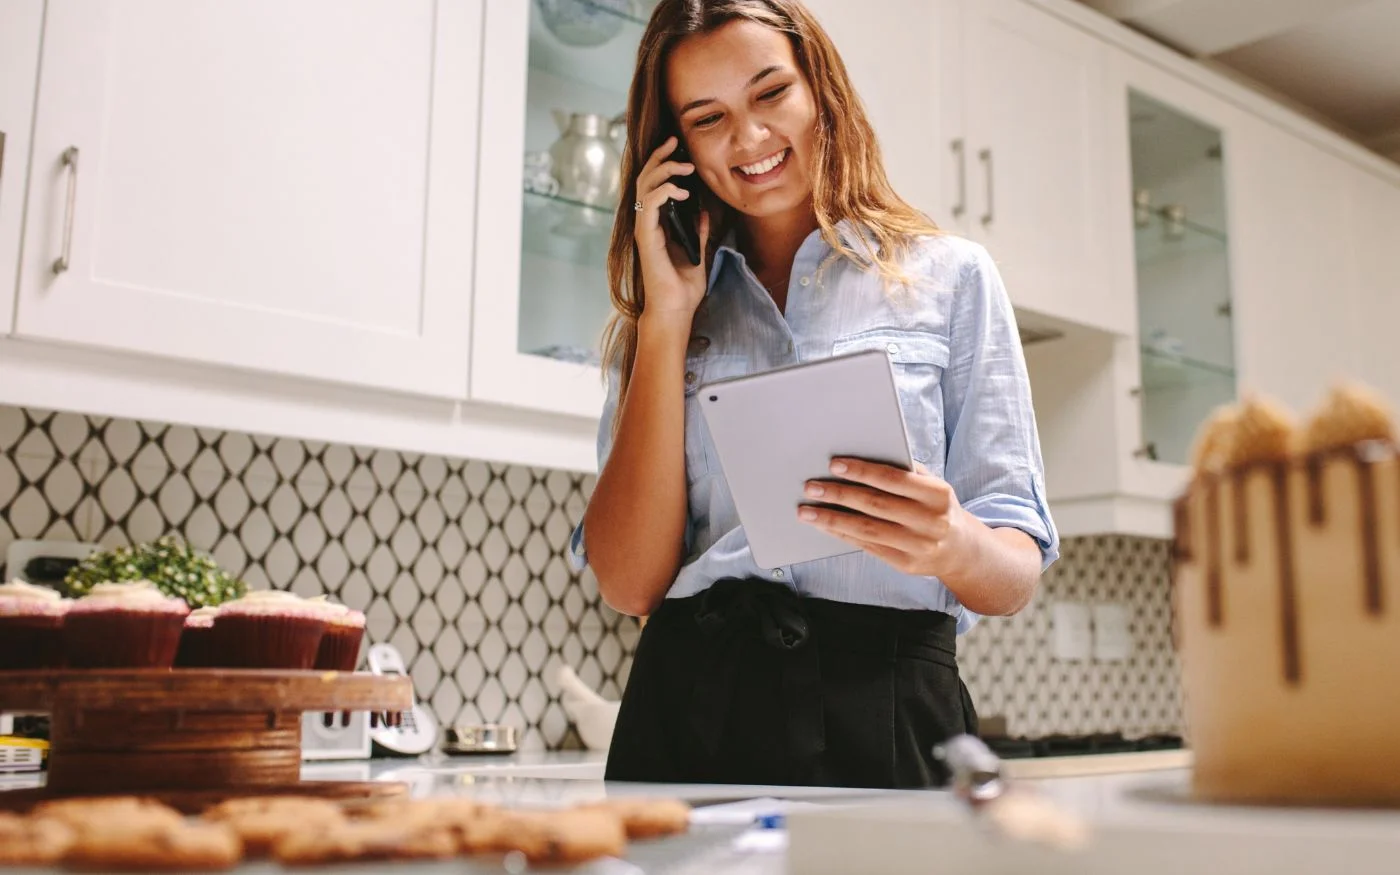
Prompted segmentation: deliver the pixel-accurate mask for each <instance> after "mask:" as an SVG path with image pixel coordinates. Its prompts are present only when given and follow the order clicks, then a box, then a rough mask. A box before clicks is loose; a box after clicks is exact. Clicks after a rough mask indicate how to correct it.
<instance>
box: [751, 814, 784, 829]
mask: <svg viewBox="0 0 1400 875" xmlns="http://www.w3.org/2000/svg"><path fill="white" fill-rule="evenodd" d="M753 825H754V826H755V827H757V828H758V829H785V828H786V827H787V818H786V817H784V816H783V815H781V814H761V815H759V816H758V817H755V818H754V820H753Z"/></svg>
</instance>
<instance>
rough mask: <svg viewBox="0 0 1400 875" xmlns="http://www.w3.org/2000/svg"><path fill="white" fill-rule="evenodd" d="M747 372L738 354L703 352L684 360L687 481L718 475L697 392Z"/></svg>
mask: <svg viewBox="0 0 1400 875" xmlns="http://www.w3.org/2000/svg"><path fill="white" fill-rule="evenodd" d="M744 373H747V362H746V360H745V358H744V357H743V356H741V355H732V354H728V353H711V352H704V353H700V354H698V355H688V356H686V359H685V474H686V481H687V482H689V483H694V482H695V481H697V480H699V479H701V478H703V477H707V476H709V475H711V474H718V473H720V465H719V457H718V456H717V455H716V454H715V446H714V442H713V441H711V440H710V432H709V429H707V428H706V427H705V417H704V414H702V413H701V412H700V398H699V395H698V394H697V392H698V391H699V389H700V387H701V386H703V385H705V384H706V383H710V382H713V381H715V380H719V379H722V378H724V377H736V376H739V375H740V374H744Z"/></svg>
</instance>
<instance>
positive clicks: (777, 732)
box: [607, 579, 977, 787]
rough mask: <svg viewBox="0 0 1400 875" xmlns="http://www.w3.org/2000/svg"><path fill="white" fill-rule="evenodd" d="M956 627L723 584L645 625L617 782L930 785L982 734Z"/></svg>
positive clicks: (622, 728)
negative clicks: (943, 751) (955, 748)
mask: <svg viewBox="0 0 1400 875" xmlns="http://www.w3.org/2000/svg"><path fill="white" fill-rule="evenodd" d="M955 634H956V622H955V620H954V618H953V617H952V616H950V615H948V614H945V613H941V612H938V611H902V610H895V609H892V608H879V607H871V606H868V605H853V604H847V603H843V602H833V601H826V600H823V599H814V598H805V597H802V596H799V595H797V594H796V593H794V592H793V591H792V590H791V589H790V588H788V587H785V586H781V585H778V584H774V583H771V582H769V581H766V580H761V579H746V580H739V579H728V580H721V581H718V582H716V583H715V584H714V585H713V586H712V587H711V588H710V589H708V590H706V591H705V592H704V593H701V594H700V595H697V596H692V597H690V598H685V599H667V600H666V602H665V603H664V604H663V605H662V607H661V608H659V609H658V610H657V611H656V613H655V614H653V615H652V616H651V618H650V619H649V620H648V621H647V625H646V628H645V629H644V630H643V632H642V638H641V642H640V643H639V644H638V647H637V653H636V658H635V660H634V662H633V665H632V674H631V677H630V678H629V679H628V682H627V689H626V691H625V692H624V694H623V697H622V707H621V711H620V712H619V714H618V718H617V728H616V730H615V731H614V733H613V739H612V745H611V747H610V749H609V753H608V766H607V778H608V780H614V781H664V782H679V783H724V784H784V785H823V786H838V787H929V786H938V785H941V784H943V783H945V782H946V780H947V774H946V772H945V770H944V769H943V767H942V765H941V764H940V763H939V762H938V761H937V760H936V759H935V758H934V757H933V747H934V746H935V745H936V744H938V743H939V742H941V741H943V740H945V739H947V738H949V737H951V736H954V735H958V734H961V733H964V732H968V733H976V731H977V714H976V712H975V711H974V709H973V706H972V699H971V697H970V696H969V695H968V693H967V687H966V686H964V685H963V683H962V680H961V678H959V677H958V665H957V661H956V659H955V652H956V651H955Z"/></svg>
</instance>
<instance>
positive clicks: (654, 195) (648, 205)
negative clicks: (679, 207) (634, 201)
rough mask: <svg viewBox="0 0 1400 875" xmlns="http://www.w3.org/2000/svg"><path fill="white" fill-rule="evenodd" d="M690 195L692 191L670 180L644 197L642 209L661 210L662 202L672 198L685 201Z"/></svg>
mask: <svg viewBox="0 0 1400 875" xmlns="http://www.w3.org/2000/svg"><path fill="white" fill-rule="evenodd" d="M689 197H690V192H688V191H686V190H685V189H683V188H681V187H680V186H679V185H676V184H675V183H674V182H668V183H666V184H664V185H661V186H658V187H657V188H655V189H653V190H652V192H651V193H650V194H648V195H647V196H646V197H644V198H642V209H643V210H659V209H661V205H662V204H664V203H666V201H668V200H671V199H672V198H674V199H676V200H678V201H683V200H685V199H687V198H689Z"/></svg>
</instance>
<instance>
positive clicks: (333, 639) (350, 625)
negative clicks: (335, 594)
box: [313, 599, 365, 671]
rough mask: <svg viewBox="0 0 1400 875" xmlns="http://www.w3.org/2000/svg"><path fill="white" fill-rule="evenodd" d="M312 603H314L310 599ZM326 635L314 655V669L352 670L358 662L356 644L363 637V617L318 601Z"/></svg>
mask: <svg viewBox="0 0 1400 875" xmlns="http://www.w3.org/2000/svg"><path fill="white" fill-rule="evenodd" d="M313 601H315V600H314V599H313ZM321 604H322V605H323V610H324V612H325V617H326V634H325V636H324V637H322V638H321V648H320V650H318V651H317V652H316V668H318V669H324V670H326V671H354V670H355V666H357V665H359V663H360V644H361V642H363V641H364V637H365V615H364V614H362V613H360V612H359V611H354V610H351V609H350V608H347V607H345V605H336V604H331V603H329V602H322V603H321Z"/></svg>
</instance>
